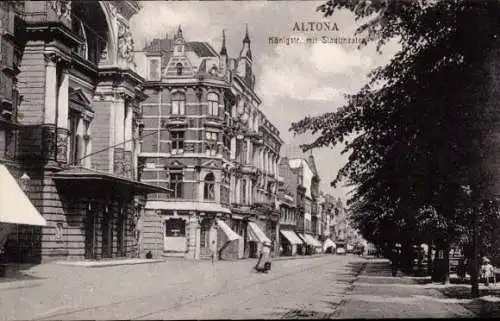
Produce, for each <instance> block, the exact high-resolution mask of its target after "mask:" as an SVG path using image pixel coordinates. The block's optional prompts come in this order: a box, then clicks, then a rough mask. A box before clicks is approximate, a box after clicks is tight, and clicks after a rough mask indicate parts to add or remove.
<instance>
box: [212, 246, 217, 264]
mask: <svg viewBox="0 0 500 321" xmlns="http://www.w3.org/2000/svg"><path fill="white" fill-rule="evenodd" d="M210 256H211V257H212V265H214V264H215V258H216V256H217V246H216V244H215V240H213V241H212V244H211V245H210Z"/></svg>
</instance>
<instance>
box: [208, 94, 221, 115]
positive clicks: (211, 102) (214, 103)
mask: <svg viewBox="0 0 500 321" xmlns="http://www.w3.org/2000/svg"><path fill="white" fill-rule="evenodd" d="M207 100H208V114H209V115H210V116H218V115H219V95H217V94H215V93H209V94H208V95H207Z"/></svg>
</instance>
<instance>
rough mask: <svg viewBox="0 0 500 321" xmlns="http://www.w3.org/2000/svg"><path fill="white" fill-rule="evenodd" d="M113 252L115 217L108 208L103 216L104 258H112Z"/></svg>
mask: <svg viewBox="0 0 500 321" xmlns="http://www.w3.org/2000/svg"><path fill="white" fill-rule="evenodd" d="M112 254H113V218H112V215H111V213H109V211H108V208H107V207H106V208H105V211H104V215H103V217H102V258H111V257H112Z"/></svg>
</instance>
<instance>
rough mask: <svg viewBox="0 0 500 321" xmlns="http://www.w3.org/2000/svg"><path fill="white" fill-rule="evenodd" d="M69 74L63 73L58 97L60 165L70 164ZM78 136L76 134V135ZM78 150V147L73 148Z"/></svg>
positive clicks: (58, 156)
mask: <svg viewBox="0 0 500 321" xmlns="http://www.w3.org/2000/svg"><path fill="white" fill-rule="evenodd" d="M68 91H69V72H68V70H67V69H63V70H62V73H61V83H60V85H59V88H58V96H57V161H58V162H60V163H67V162H69V159H68V147H69V141H68V133H69V123H68V115H69V95H68ZM74 134H75V135H76V133H74ZM73 148H76V146H73Z"/></svg>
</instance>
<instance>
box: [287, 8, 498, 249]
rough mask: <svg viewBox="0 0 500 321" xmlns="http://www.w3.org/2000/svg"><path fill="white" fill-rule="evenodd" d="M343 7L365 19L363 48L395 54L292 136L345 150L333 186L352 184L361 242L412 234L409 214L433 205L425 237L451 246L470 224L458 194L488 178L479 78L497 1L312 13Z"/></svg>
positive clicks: (417, 227)
mask: <svg viewBox="0 0 500 321" xmlns="http://www.w3.org/2000/svg"><path fill="white" fill-rule="evenodd" d="M342 9H347V10H350V11H352V12H353V13H354V14H355V16H356V19H367V22H365V23H363V24H362V25H361V26H360V27H359V28H358V30H357V31H356V33H357V35H358V36H362V37H364V38H365V39H366V41H365V42H364V43H363V44H362V46H363V45H366V44H367V43H368V42H370V41H373V42H376V43H377V49H378V50H383V46H384V45H385V44H386V43H387V42H388V41H389V40H390V39H392V38H394V37H397V38H398V39H399V41H400V44H401V50H400V51H399V52H398V53H397V54H396V55H395V56H394V57H393V58H392V60H391V61H390V62H389V64H387V65H386V66H383V67H380V68H378V69H375V70H374V71H373V72H372V73H370V74H369V82H368V83H367V84H366V85H365V86H364V87H363V88H362V89H361V90H360V91H359V92H358V93H357V94H354V95H350V96H348V100H347V103H346V104H345V105H344V106H340V107H339V108H338V109H337V110H336V111H334V112H330V113H327V114H324V115H320V116H315V117H311V116H308V117H305V118H304V119H302V120H300V121H298V122H295V123H293V124H292V126H291V131H292V132H294V133H296V134H304V133H307V132H309V133H311V134H313V135H316V136H317V138H316V139H315V140H314V141H312V142H311V143H309V144H305V145H302V146H301V147H302V149H303V150H304V151H308V150H311V149H314V148H321V147H326V146H330V145H337V144H342V143H343V144H345V148H344V150H343V152H344V153H347V152H350V155H349V158H348V162H347V164H346V165H345V166H344V167H343V168H342V169H341V170H340V171H339V173H338V175H337V177H336V178H335V180H334V181H333V182H332V184H336V183H339V182H341V181H344V182H347V183H348V184H350V185H353V186H355V187H356V189H355V193H354V194H353V195H352V197H351V198H350V200H349V204H350V208H351V212H352V213H353V216H354V220H355V222H357V224H358V227H359V228H360V229H361V230H362V231H364V236H365V237H367V236H368V237H369V236H370V235H372V236H373V234H374V233H375V234H376V233H380V229H381V228H383V227H384V226H392V227H394V226H397V228H398V230H399V231H400V232H402V233H403V234H404V233H405V232H408V231H411V232H412V233H413V234H414V235H415V234H418V233H419V231H421V230H422V224H424V223H422V221H419V222H418V224H417V217H418V216H417V214H418V213H419V211H420V210H421V209H422V208H426V207H429V206H431V207H432V208H434V209H435V210H436V215H437V216H436V217H434V218H433V219H430V220H427V221H426V220H423V222H428V224H431V225H435V224H436V222H444V223H445V224H444V225H443V226H442V227H443V228H440V229H435V233H433V235H432V236H433V237H434V238H437V239H441V238H445V239H446V241H448V242H450V241H454V240H457V239H458V238H460V236H461V234H463V233H464V231H465V230H467V227H468V226H469V225H470V224H468V222H469V219H470V214H469V212H468V211H467V210H466V209H465V208H466V207H467V206H469V205H470V204H469V199H470V197H471V195H470V194H467V193H464V190H463V187H464V186H470V187H471V188H472V190H473V192H474V193H482V192H483V189H482V188H481V182H483V181H485V180H487V178H488V177H487V176H488V173H489V172H488V171H487V170H483V167H482V162H483V159H484V157H483V156H484V153H485V152H487V151H488V148H489V146H486V145H485V144H486V141H487V140H485V136H487V135H490V134H491V117H490V116H491V113H490V114H488V110H486V107H485V106H487V105H488V103H487V102H488V93H489V92H488V90H489V87H488V86H487V85H486V84H485V80H486V79H488V77H489V74H488V71H487V61H488V59H489V57H490V56H489V54H490V53H491V52H492V51H493V50H495V48H497V47H498V42H497V38H498V35H499V32H500V25H499V24H498V21H499V20H498V19H499V18H498V17H500V2H498V1H465V0H462V1H461V0H442V1H425V0H420V1H419V0H406V1H399V0H371V1H370V0H351V1H349V0H330V1H328V2H327V3H325V4H323V5H321V6H320V7H319V8H318V10H319V11H321V12H322V13H323V14H324V15H325V16H330V15H332V14H333V12H335V10H342ZM332 107H338V106H332ZM488 128H489V130H488ZM353 136H354V138H353V139H351V140H350V141H347V139H349V138H350V137H353ZM478 197H479V198H480V199H489V198H490V196H489V195H479V196H478ZM389 222H390V223H389ZM424 228H425V226H424ZM377 231H378V232H377ZM386 231H387V230H386Z"/></svg>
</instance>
